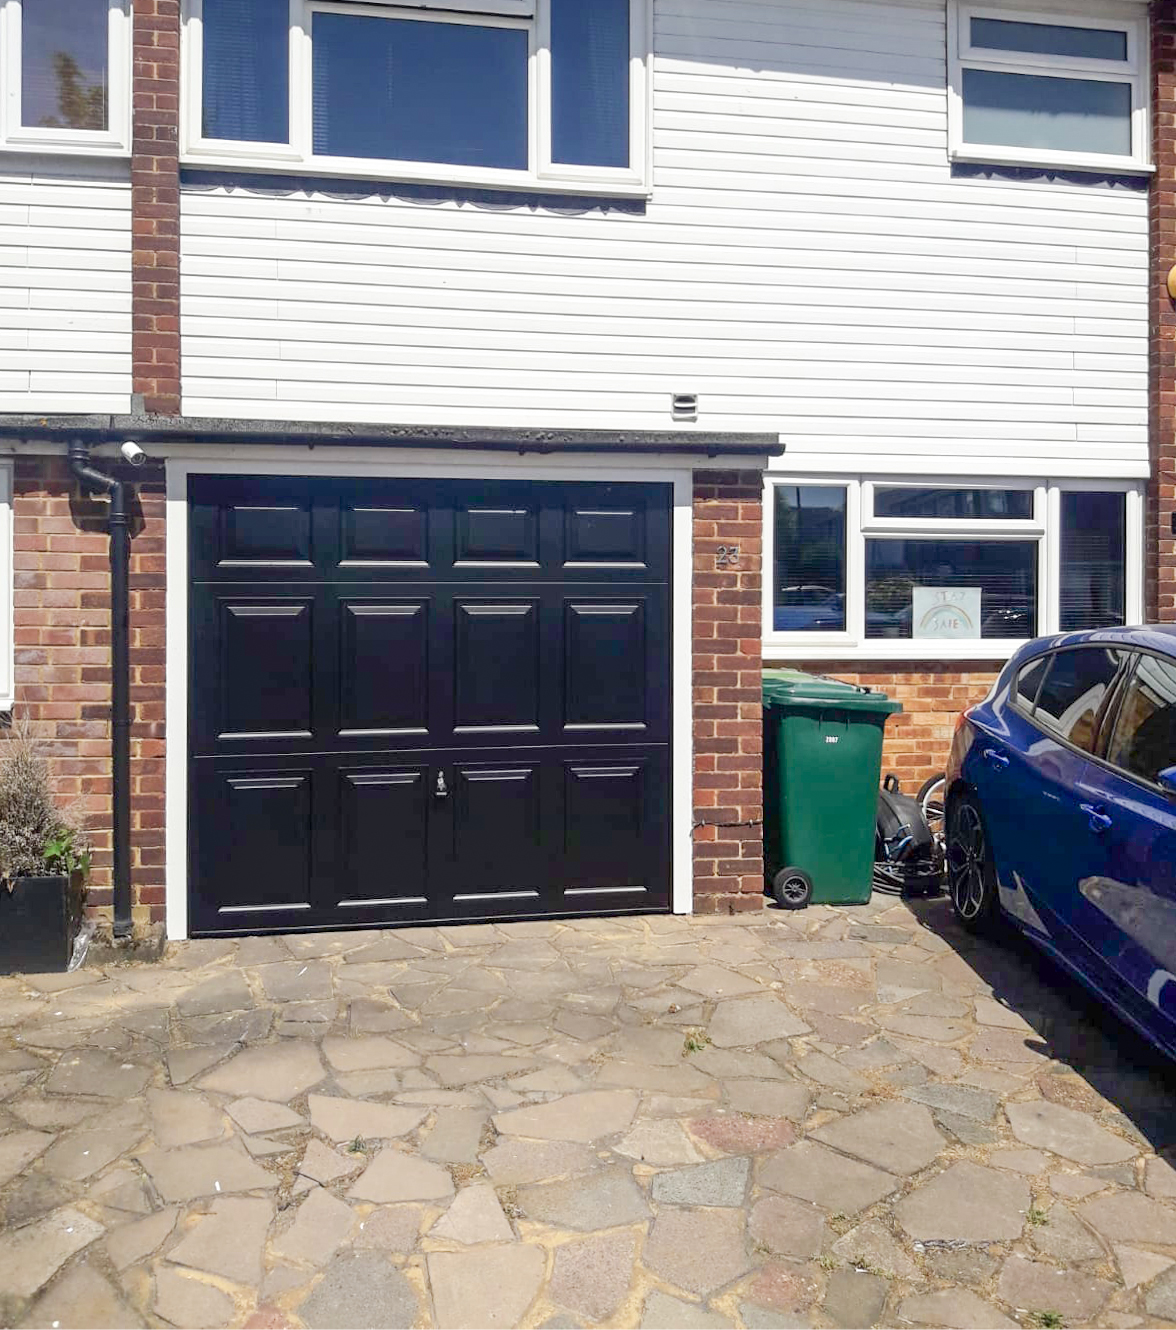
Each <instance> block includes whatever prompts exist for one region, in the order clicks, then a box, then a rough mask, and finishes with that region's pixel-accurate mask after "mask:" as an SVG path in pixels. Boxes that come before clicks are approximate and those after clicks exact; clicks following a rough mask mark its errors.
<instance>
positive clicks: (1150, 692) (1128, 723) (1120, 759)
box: [1107, 656, 1176, 782]
mask: <svg viewBox="0 0 1176 1330" xmlns="http://www.w3.org/2000/svg"><path fill="white" fill-rule="evenodd" d="M1107 761H1108V762H1110V763H1112V764H1113V765H1114V766H1116V767H1120V768H1122V770H1124V771H1127V772H1130V774H1131V775H1133V776H1140V777H1142V778H1143V779H1144V780H1149V781H1153V782H1154V781H1155V779H1156V777H1157V776H1158V775H1159V774H1160V772H1161V771H1163V770H1164V769H1165V768H1167V767H1171V766H1176V666H1173V665H1172V664H1171V663H1170V662H1168V661H1166V660H1161V659H1160V658H1159V657H1158V656H1140V657H1139V665H1138V666H1137V668H1136V670H1135V674H1134V675H1133V676H1132V679H1131V682H1130V684H1129V685H1128V686H1127V689H1126V691H1125V692H1124V694H1123V704H1122V706H1120V708H1119V716H1118V719H1117V720H1116V721H1115V729H1114V733H1113V734H1112V735H1111V741H1110V743H1109V744H1108V745H1107Z"/></svg>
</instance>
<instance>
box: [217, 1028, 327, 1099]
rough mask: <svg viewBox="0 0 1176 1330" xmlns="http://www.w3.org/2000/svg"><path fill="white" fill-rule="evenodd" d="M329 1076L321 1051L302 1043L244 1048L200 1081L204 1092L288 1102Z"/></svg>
mask: <svg viewBox="0 0 1176 1330" xmlns="http://www.w3.org/2000/svg"><path fill="white" fill-rule="evenodd" d="M325 1075H326V1070H325V1068H324V1067H323V1064H322V1061H321V1059H320V1058H319V1055H318V1050H317V1049H316V1048H315V1047H314V1046H313V1045H308V1044H304V1043H302V1042H286V1043H281V1044H272V1045H266V1046H263V1047H260V1048H246V1049H243V1050H242V1051H241V1052H240V1053H238V1054H236V1056H234V1057H231V1058H230V1059H229V1060H228V1061H227V1062H226V1063H225V1064H224V1065H223V1066H220V1067H217V1068H216V1070H215V1071H211V1072H209V1073H208V1074H207V1075H206V1076H204V1077H202V1078H201V1080H200V1086H201V1088H202V1089H204V1090H216V1091H218V1092H219V1093H220V1094H227V1095H233V1096H234V1097H235V1098H242V1097H245V1096H249V1097H251V1098H255V1099H272V1100H277V1101H278V1102H279V1103H288V1102H289V1101H290V1100H291V1099H297V1098H298V1096H299V1095H303V1094H305V1093H306V1092H307V1090H309V1089H310V1088H311V1087H312V1086H315V1085H317V1084H318V1083H319V1082H320V1081H321V1080H322V1079H323V1077H324V1076H325Z"/></svg>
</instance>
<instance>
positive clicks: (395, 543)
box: [339, 498, 430, 576]
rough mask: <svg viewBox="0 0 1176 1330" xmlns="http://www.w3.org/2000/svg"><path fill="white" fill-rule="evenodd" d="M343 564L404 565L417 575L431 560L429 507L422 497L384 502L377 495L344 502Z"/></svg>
mask: <svg viewBox="0 0 1176 1330" xmlns="http://www.w3.org/2000/svg"><path fill="white" fill-rule="evenodd" d="M340 528H341V529H340V540H339V554H340V560H339V561H340V564H341V566H342V567H344V568H352V569H357V570H358V569H363V568H366V567H371V568H375V569H379V570H381V571H385V570H387V566H388V565H389V564H392V565H401V566H402V567H404V568H406V569H409V570H412V571H414V572H415V574H416V575H417V576H419V575H420V570H421V569H423V568H427V567H428V566H429V562H430V551H429V510H428V507H427V506H426V504H425V503H424V502H423V501H421V502H419V503H412V502H411V501H407V500H404V499H402V500H400V501H399V502H396V501H394V500H391V499H389V500H388V501H387V502H385V503H383V504H381V503H379V502H377V501H376V500H375V499H372V500H368V501H367V502H364V501H358V502H352V501H349V500H348V499H347V498H344V499H343V500H342V501H341V504H340Z"/></svg>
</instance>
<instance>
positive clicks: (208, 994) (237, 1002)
mask: <svg viewBox="0 0 1176 1330" xmlns="http://www.w3.org/2000/svg"><path fill="white" fill-rule="evenodd" d="M256 1005H257V1004H256V1002H255V1000H254V997H253V994H252V992H251V991H250V989H249V985H248V984H247V983H246V982H245V978H244V976H243V975H242V974H241V973H240V971H238V970H230V971H226V972H225V973H224V974H219V975H215V976H213V978H211V979H205V980H204V981H203V983H199V984H197V985H196V987H195V988H190V989H189V990H188V991H187V992H186V993H181V994H180V996H179V997H178V998H177V999H176V1011H177V1012H178V1013H179V1015H181V1016H218V1015H220V1014H221V1013H222V1012H227V1011H248V1010H249V1008H250V1007H253V1006H256Z"/></svg>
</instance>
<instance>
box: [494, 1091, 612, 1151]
mask: <svg viewBox="0 0 1176 1330" xmlns="http://www.w3.org/2000/svg"><path fill="white" fill-rule="evenodd" d="M637 1103H638V1098H637V1095H636V1094H634V1093H633V1092H632V1091H629V1090H591V1091H589V1092H587V1093H585V1094H574V1095H566V1096H565V1097H563V1098H562V1099H556V1100H553V1101H552V1102H551V1103H549V1104H536V1105H534V1106H532V1107H529V1108H516V1109H511V1110H509V1111H507V1112H505V1113H496V1114H495V1115H494V1126H495V1127H496V1128H497V1130H498V1131H499V1133H501V1134H502V1135H504V1136H528V1137H532V1138H534V1139H539V1140H553V1141H580V1142H583V1143H584V1144H588V1143H590V1142H592V1141H598V1140H603V1139H604V1138H605V1137H608V1136H613V1135H616V1134H617V1133H618V1132H622V1131H624V1130H625V1129H626V1128H627V1127H628V1126H629V1124H630V1123H631V1122H632V1120H633V1115H634V1114H635V1113H636V1111H637Z"/></svg>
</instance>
